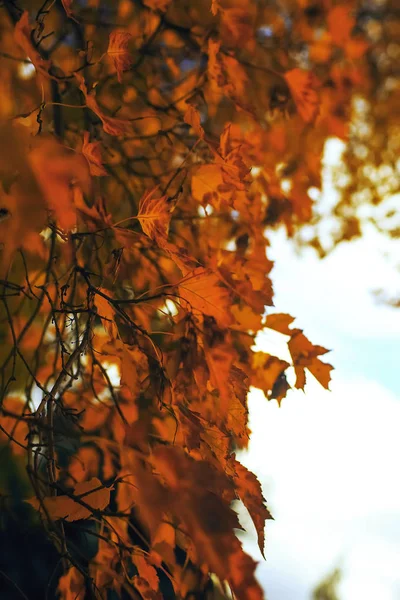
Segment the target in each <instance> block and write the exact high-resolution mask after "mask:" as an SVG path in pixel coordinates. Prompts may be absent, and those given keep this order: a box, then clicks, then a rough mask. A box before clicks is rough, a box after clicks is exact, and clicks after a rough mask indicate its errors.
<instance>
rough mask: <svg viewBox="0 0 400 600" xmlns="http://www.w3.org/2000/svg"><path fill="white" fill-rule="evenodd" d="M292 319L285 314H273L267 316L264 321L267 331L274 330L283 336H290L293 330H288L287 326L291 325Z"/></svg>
mask: <svg viewBox="0 0 400 600" xmlns="http://www.w3.org/2000/svg"><path fill="white" fill-rule="evenodd" d="M293 321H294V317H292V316H290V315H287V314H285V313H273V314H272V315H268V316H267V319H266V321H265V326H266V327H268V328H269V329H274V330H275V331H279V333H283V334H285V335H292V334H293V329H289V325H290V324H291V323H293Z"/></svg>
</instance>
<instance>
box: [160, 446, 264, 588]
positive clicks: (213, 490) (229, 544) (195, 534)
mask: <svg viewBox="0 0 400 600" xmlns="http://www.w3.org/2000/svg"><path fill="white" fill-rule="evenodd" d="M153 460H154V462H155V464H156V466H157V469H158V470H159V472H160V473H162V474H163V477H164V478H165V480H166V483H167V485H168V487H169V488H170V490H171V492H173V494H171V496H170V498H171V499H170V504H169V508H170V510H172V511H173V512H174V513H175V514H176V516H179V519H180V520H182V521H183V523H184V525H185V527H186V528H187V531H188V533H189V535H190V537H191V538H192V540H193V542H194V545H195V548H196V551H197V552H198V553H199V555H200V557H201V558H202V560H203V561H204V562H205V563H206V564H208V565H209V566H210V567H211V569H212V570H213V571H214V572H215V573H216V574H217V575H218V577H219V578H220V579H221V580H222V581H223V580H227V581H228V582H229V584H230V586H231V588H232V590H233V591H234V592H235V594H237V596H238V598H240V599H241V600H262V598H263V594H262V591H261V588H260V586H259V585H258V583H257V582H256V580H255V578H254V570H255V566H256V563H255V562H254V561H253V560H252V559H251V558H250V557H249V556H248V555H247V554H245V553H244V551H243V549H242V546H241V544H240V542H239V540H238V539H237V537H236V536H235V534H234V532H233V530H234V528H240V524H239V521H238V518H237V515H236V513H235V512H234V511H233V510H232V509H231V508H230V506H229V503H228V502H227V500H225V499H223V498H222V497H221V486H222V488H224V487H225V486H226V485H227V480H226V479H225V477H226V476H225V477H224V476H222V475H220V474H219V473H218V472H217V471H216V470H215V469H213V468H211V467H210V465H209V464H207V463H206V462H205V461H193V459H190V458H189V457H188V456H187V455H185V454H184V453H183V452H182V451H181V450H179V449H178V448H172V447H170V448H167V447H161V446H159V447H158V448H157V449H156V451H155V452H154V459H153ZM225 489H226V494H229V491H228V490H229V487H227V488H225ZM228 497H229V496H228Z"/></svg>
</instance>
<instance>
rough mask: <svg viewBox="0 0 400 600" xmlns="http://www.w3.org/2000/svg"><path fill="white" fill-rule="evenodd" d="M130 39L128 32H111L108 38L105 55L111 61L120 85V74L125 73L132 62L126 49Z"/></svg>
mask: <svg viewBox="0 0 400 600" xmlns="http://www.w3.org/2000/svg"><path fill="white" fill-rule="evenodd" d="M131 38H132V36H131V34H130V33H129V32H128V31H112V32H111V33H110V37H109V42H108V49H107V54H108V55H109V56H111V58H112V60H113V63H114V66H115V69H116V71H117V76H118V81H119V82H120V83H121V82H122V73H123V72H124V71H127V70H128V69H129V68H130V66H131V64H132V62H133V59H132V56H131V55H130V53H129V49H128V44H129V41H130V40H131Z"/></svg>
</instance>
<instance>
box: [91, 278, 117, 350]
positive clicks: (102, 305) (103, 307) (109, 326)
mask: <svg viewBox="0 0 400 600" xmlns="http://www.w3.org/2000/svg"><path fill="white" fill-rule="evenodd" d="M99 292H103V293H104V294H106V295H107V296H110V295H111V294H110V292H109V291H108V290H105V289H103V288H99ZM94 303H95V305H96V306H97V312H98V315H99V317H100V318H101V320H102V323H103V327H104V329H105V330H106V331H107V333H108V335H109V336H110V337H111V338H112V339H116V338H117V337H118V327H117V325H116V324H115V320H114V315H115V311H114V308H113V306H112V305H111V304H110V302H109V301H108V300H107V298H104V296H102V295H101V294H96V296H95V299H94Z"/></svg>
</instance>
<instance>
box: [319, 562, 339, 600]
mask: <svg viewBox="0 0 400 600" xmlns="http://www.w3.org/2000/svg"><path fill="white" fill-rule="evenodd" d="M341 577H342V573H341V571H340V570H339V569H335V570H334V571H332V573H330V574H329V575H327V576H326V577H325V578H324V580H323V581H321V583H319V584H318V585H317V587H316V588H315V590H314V591H313V600H339V597H338V594H337V586H338V584H339V583H340V580H341Z"/></svg>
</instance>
